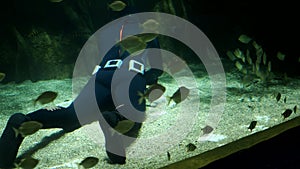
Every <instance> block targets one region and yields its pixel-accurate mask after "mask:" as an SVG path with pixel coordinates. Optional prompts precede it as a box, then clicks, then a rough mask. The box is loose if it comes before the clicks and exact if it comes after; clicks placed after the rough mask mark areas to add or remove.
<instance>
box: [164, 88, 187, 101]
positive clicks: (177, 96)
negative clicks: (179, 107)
mask: <svg viewBox="0 0 300 169" xmlns="http://www.w3.org/2000/svg"><path fill="white" fill-rule="evenodd" d="M189 93H190V90H189V89H188V88H186V87H184V86H181V87H180V88H178V89H177V90H176V92H175V93H174V94H173V95H172V96H171V97H167V98H168V100H169V101H168V104H167V105H169V104H170V102H171V100H173V101H174V102H175V103H176V104H178V103H180V102H182V101H183V100H185V99H186V98H187V96H188V95H189Z"/></svg>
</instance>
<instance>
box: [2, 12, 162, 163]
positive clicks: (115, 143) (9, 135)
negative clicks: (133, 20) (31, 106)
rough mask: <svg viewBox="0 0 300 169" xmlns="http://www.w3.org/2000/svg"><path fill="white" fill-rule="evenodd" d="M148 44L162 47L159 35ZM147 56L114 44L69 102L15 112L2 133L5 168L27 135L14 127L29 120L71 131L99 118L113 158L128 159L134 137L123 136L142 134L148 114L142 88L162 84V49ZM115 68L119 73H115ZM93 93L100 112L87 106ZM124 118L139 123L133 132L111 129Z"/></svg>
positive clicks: (44, 125)
mask: <svg viewBox="0 0 300 169" xmlns="http://www.w3.org/2000/svg"><path fill="white" fill-rule="evenodd" d="M131 13H132V11H131ZM126 27H127V25H126V23H125V24H122V27H120V28H116V29H118V30H119V33H120V40H122V39H121V38H122V34H123V33H124V32H125V29H126ZM127 30H128V31H129V30H130V28H128V29H127ZM146 48H160V46H159V42H158V40H157V38H154V39H153V40H151V41H149V42H146ZM147 55H148V54H147V51H144V52H143V53H140V54H139V55H136V56H130V53H129V52H128V51H126V50H124V49H122V47H121V46H120V45H118V44H117V45H114V46H113V47H112V48H110V50H109V51H108V52H107V53H106V54H105V55H104V57H103V59H102V60H101V62H100V64H99V67H98V68H99V69H98V70H97V72H95V73H94V74H93V75H92V77H91V78H90V80H89V81H88V83H87V84H86V85H85V87H84V88H83V89H82V90H81V92H80V93H79V95H78V96H77V97H76V98H75V100H74V101H73V102H72V103H71V104H70V105H69V106H68V107H66V108H63V107H61V108H60V109H56V110H53V111H50V110H46V109H40V110H36V111H34V112H31V113H28V114H22V113H15V114H13V115H12V116H11V117H10V118H9V119H8V122H7V125H6V127H5V129H4V130H3V133H2V135H1V138H0V168H13V167H14V163H15V160H16V156H17V153H18V149H19V147H20V145H21V143H22V141H23V139H24V137H23V136H22V135H20V134H18V135H17V134H16V133H15V129H18V128H19V127H20V126H21V124H22V123H24V122H28V121H36V122H39V123H41V124H42V129H50V128H61V129H63V130H64V131H65V132H72V131H74V130H76V129H78V128H80V127H81V126H83V125H85V124H89V123H91V122H94V121H99V125H100V127H101V129H102V131H103V133H104V136H105V148H106V153H107V156H108V162H109V163H111V164H125V163H126V152H125V149H126V147H128V146H129V145H130V144H131V143H132V142H133V141H134V139H132V140H130V141H124V139H123V137H122V136H124V135H125V136H128V137H130V138H137V137H138V133H139V130H140V128H141V126H142V122H143V120H144V118H145V110H146V104H145V100H143V102H139V99H140V98H141V96H140V95H138V93H144V92H145V90H146V85H151V84H155V83H157V81H158V77H159V76H160V75H161V74H162V73H163V71H162V69H157V68H159V67H161V66H162V65H161V64H162V60H161V56H160V53H159V52H158V53H156V54H155V57H153V58H154V59H151V58H149V57H148V56H147ZM151 57H152V55H151ZM145 59H147V61H148V62H147V63H146V61H145ZM146 64H149V65H150V69H148V70H146ZM153 67H156V68H154V69H152V68H153ZM116 73H118V76H115V74H116ZM114 76H115V77H114ZM91 85H94V88H91V87H90V86H91ZM91 95H95V97H96V102H97V106H98V109H99V110H100V112H101V113H100V115H99V114H97V112H96V113H95V112H94V111H93V110H85V109H89V104H90V100H89V98H90V96H91ZM78 109H82V110H83V111H84V113H85V114H84V116H85V117H86V118H85V119H84V120H83V121H80V118H79V116H80V115H79V116H78V113H77V112H76V111H77V110H78ZM124 120H131V121H133V123H134V124H133V126H132V127H131V128H130V130H129V131H126V133H123V134H120V133H118V132H114V131H112V130H111V129H112V128H115V127H116V126H117V125H118V124H119V123H120V122H122V121H124Z"/></svg>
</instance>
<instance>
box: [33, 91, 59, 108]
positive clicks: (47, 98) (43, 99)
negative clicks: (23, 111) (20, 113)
mask: <svg viewBox="0 0 300 169" xmlns="http://www.w3.org/2000/svg"><path fill="white" fill-rule="evenodd" d="M57 95H58V93H57V92H53V91H46V92H43V93H42V94H41V95H40V96H39V97H38V98H36V99H35V100H34V105H36V102H39V103H41V104H47V103H50V102H53V100H54V99H55V98H56V97H57Z"/></svg>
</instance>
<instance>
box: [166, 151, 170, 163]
mask: <svg viewBox="0 0 300 169" xmlns="http://www.w3.org/2000/svg"><path fill="white" fill-rule="evenodd" d="M167 157H168V161H170V160H171V154H170V153H169V151H167Z"/></svg>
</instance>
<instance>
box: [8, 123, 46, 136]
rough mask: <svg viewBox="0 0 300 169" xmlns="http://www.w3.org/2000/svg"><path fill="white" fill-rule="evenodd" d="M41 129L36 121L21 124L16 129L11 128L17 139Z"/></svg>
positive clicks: (41, 125) (40, 124) (40, 125)
mask: <svg viewBox="0 0 300 169" xmlns="http://www.w3.org/2000/svg"><path fill="white" fill-rule="evenodd" d="M42 127H43V124H42V123H40V122H37V121H27V122H23V123H22V124H21V125H20V127H19V128H18V129H16V128H14V127H13V130H14V132H15V136H16V137H18V135H19V134H21V136H22V137H26V136H28V135H32V134H34V133H35V132H37V131H38V130H39V129H41V128H42Z"/></svg>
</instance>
